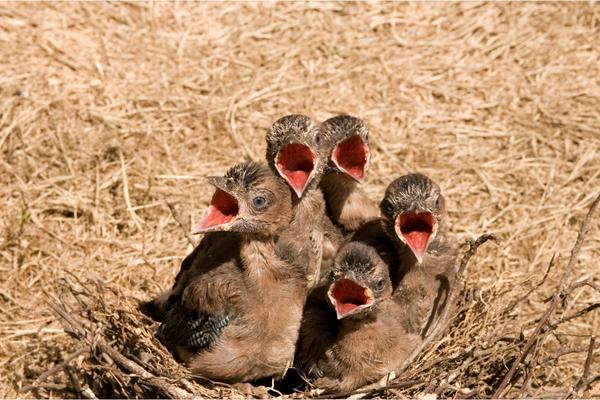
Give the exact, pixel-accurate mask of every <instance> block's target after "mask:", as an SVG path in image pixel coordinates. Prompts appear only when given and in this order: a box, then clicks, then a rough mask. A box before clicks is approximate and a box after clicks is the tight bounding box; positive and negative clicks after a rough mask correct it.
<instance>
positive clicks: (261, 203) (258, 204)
mask: <svg viewBox="0 0 600 400" xmlns="http://www.w3.org/2000/svg"><path fill="white" fill-rule="evenodd" d="M266 205H267V199H265V198H264V197H263V196H256V197H255V198H253V199H252V206H254V208H256V209H261V208H264V207H265V206H266Z"/></svg>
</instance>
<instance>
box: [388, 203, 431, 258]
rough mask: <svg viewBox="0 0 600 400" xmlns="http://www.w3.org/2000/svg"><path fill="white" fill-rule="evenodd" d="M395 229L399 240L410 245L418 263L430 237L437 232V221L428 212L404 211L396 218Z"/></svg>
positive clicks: (425, 251)
mask: <svg viewBox="0 0 600 400" xmlns="http://www.w3.org/2000/svg"><path fill="white" fill-rule="evenodd" d="M395 231H396V235H398V237H399V238H400V240H402V241H403V242H404V243H406V244H407V245H408V247H410V249H411V251H412V252H413V254H414V255H415V257H416V258H417V261H419V264H420V263H421V262H423V258H424V257H425V254H426V253H427V248H428V247H429V243H430V242H431V239H433V238H434V237H435V235H436V233H437V223H436V221H435V218H434V216H433V214H432V213H430V212H406V213H402V214H400V215H399V216H398V217H397V218H396V224H395Z"/></svg>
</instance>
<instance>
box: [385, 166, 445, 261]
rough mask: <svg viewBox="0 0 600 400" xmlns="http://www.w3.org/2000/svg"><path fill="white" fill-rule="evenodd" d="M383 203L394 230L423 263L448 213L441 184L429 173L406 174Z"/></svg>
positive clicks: (387, 190) (395, 181) (386, 217)
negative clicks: (430, 176)
mask: <svg viewBox="0 0 600 400" xmlns="http://www.w3.org/2000/svg"><path fill="white" fill-rule="evenodd" d="M379 207H380V209H381V214H382V215H383V217H384V218H385V219H386V221H387V224H388V227H389V228H390V230H392V231H393V234H394V235H395V236H396V237H397V238H398V239H399V240H400V241H401V242H402V243H403V244H405V245H407V246H408V247H409V248H410V250H411V251H412V253H413V254H414V255H415V257H416V259H417V261H418V262H419V263H421V262H422V261H423V257H425V254H426V253H427V249H428V248H429V245H430V244H431V242H432V241H433V240H434V239H435V238H436V236H437V234H438V232H439V230H440V225H441V223H442V217H443V215H444V213H445V200H444V196H442V194H441V192H440V187H439V186H438V185H437V184H436V183H434V182H433V181H432V180H431V179H429V178H428V177H426V176H425V175H422V174H418V173H415V174H408V175H404V176H401V177H400V178H398V179H396V180H394V181H393V182H392V183H390V184H389V186H388V187H387V189H386V191H385V196H384V198H383V200H382V201H381V203H380V205H379Z"/></svg>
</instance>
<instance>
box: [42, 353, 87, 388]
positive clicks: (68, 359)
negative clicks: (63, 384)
mask: <svg viewBox="0 0 600 400" xmlns="http://www.w3.org/2000/svg"><path fill="white" fill-rule="evenodd" d="M90 350H91V349H90V347H89V346H85V347H83V348H81V349H79V350H77V351H75V352H73V353H71V354H69V355H68V356H66V357H65V358H64V360H63V361H62V362H61V363H60V364H58V365H55V366H54V367H52V368H50V369H49V370H48V371H46V372H44V373H43V374H41V375H40V376H38V377H37V378H36V379H35V380H34V381H33V384H32V385H39V384H40V383H42V382H44V381H45V380H46V379H48V378H49V377H51V376H52V375H54V374H56V373H57V372H59V371H60V370H61V369H63V368H65V367H66V366H67V364H69V363H70V362H71V361H72V360H73V359H74V358H76V357H78V356H80V355H81V354H83V353H86V352H89V351H90Z"/></svg>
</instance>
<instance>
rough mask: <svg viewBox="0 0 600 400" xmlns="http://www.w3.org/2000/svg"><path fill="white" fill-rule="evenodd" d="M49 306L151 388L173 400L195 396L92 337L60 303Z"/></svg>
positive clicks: (94, 344)
mask: <svg viewBox="0 0 600 400" xmlns="http://www.w3.org/2000/svg"><path fill="white" fill-rule="evenodd" d="M56 300H57V299H55V301H56ZM49 305H50V307H51V308H52V310H54V312H55V313H57V314H58V315H59V316H60V317H61V318H62V319H63V320H64V321H65V322H66V323H67V324H68V325H69V326H70V327H71V328H72V329H73V333H75V334H76V335H77V336H78V337H79V338H80V339H83V340H86V341H87V342H89V343H91V344H92V345H93V346H96V347H98V348H99V349H100V350H102V351H103V352H105V353H106V354H107V355H108V356H109V357H110V358H111V359H112V360H113V361H115V362H116V363H117V364H119V365H120V366H121V367H122V368H125V369H126V370H128V371H129V372H130V373H133V374H136V375H138V376H139V377H140V378H142V379H144V381H145V382H146V383H147V384H149V385H150V386H153V387H155V388H157V389H158V390H160V391H162V392H163V393H165V394H166V395H167V396H169V397H172V398H190V397H193V396H194V395H193V394H192V393H189V392H187V391H185V390H183V389H181V388H178V387H176V386H173V385H171V384H170V383H168V382H166V381H165V379H164V378H160V377H157V376H155V375H153V374H151V373H150V372H148V371H146V370H145V369H144V368H143V367H141V366H140V365H138V364H137V363H135V362H133V361H131V360H130V359H128V358H127V357H125V356H124V355H123V354H121V353H120V352H119V351H117V350H115V349H114V348H113V347H112V346H111V345H109V344H108V343H107V342H106V341H105V340H104V339H103V338H102V337H91V336H90V335H89V334H88V333H87V332H86V331H85V329H84V328H83V327H82V326H81V324H80V323H79V322H78V321H76V320H75V319H74V318H73V317H72V316H71V315H70V314H69V313H68V312H67V311H66V310H64V309H63V308H62V307H61V306H60V305H59V303H58V302H56V303H50V304H49Z"/></svg>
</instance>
